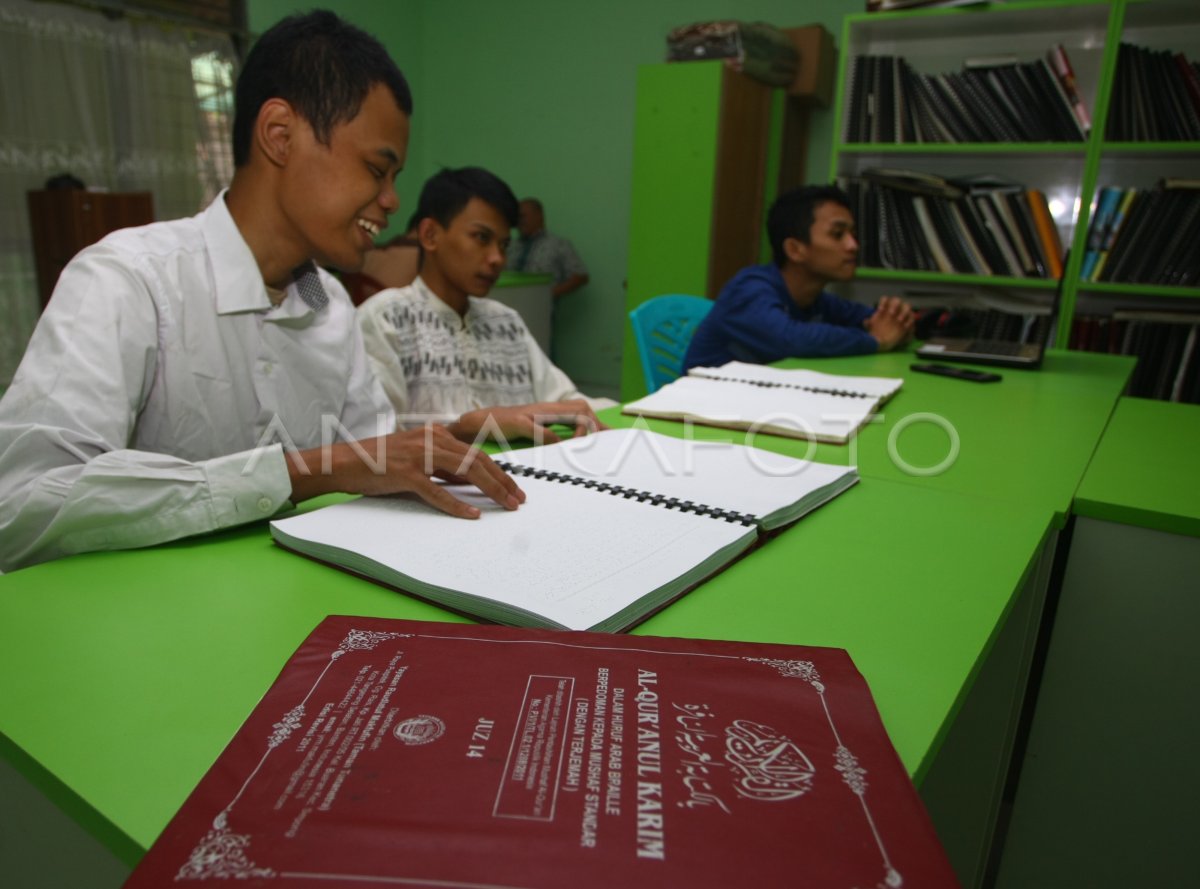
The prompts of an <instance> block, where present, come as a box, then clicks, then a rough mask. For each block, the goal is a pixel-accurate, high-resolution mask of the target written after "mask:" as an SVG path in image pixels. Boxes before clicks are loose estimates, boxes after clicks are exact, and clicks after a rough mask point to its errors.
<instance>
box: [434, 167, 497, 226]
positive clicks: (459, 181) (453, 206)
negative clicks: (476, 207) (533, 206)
mask: <svg viewBox="0 0 1200 889" xmlns="http://www.w3.org/2000/svg"><path fill="white" fill-rule="evenodd" d="M471 198H479V199H480V200H481V201H483V202H484V203H487V204H490V205H491V206H492V207H494V208H495V209H496V211H497V212H498V213H499V214H500V215H501V216H503V217H504V218H505V219H506V220H508V224H509V226H510V227H512V226H515V225H516V224H517V216H518V215H519V214H518V212H517V211H518V203H517V198H516V195H514V194H513V192H512V189H511V188H509V187H508V185H507V183H505V181H504V180H503V179H501V178H500V177H499V176H497V175H496V174H495V173H492V172H490V171H488V170H485V169H483V167H460V168H459V169H457V170H451V169H442V170H441V171H439V172H437V173H434V174H433V175H432V176H430V177H429V179H428V180H427V181H426V183H425V185H424V186H423V187H422V188H421V196H420V198H418V199H417V212H416V213H415V214H414V215H415V217H416V219H417V220H418V221H419V220H421V219H426V218H430V219H436V220H437V222H438V224H439V225H441V226H442V228H449V227H450V223H451V222H453V221H454V217H456V216H457V215H458V214H459V213H461V212H462V211H463V208H464V207H466V206H467V204H468V203H470V201H471Z"/></svg>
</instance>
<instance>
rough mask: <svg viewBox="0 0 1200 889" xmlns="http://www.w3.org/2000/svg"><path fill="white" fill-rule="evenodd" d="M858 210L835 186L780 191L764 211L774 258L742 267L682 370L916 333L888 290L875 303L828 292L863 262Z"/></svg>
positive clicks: (867, 346)
mask: <svg viewBox="0 0 1200 889" xmlns="http://www.w3.org/2000/svg"><path fill="white" fill-rule="evenodd" d="M854 233H855V229H854V216H853V214H851V212H850V207H849V202H848V199H847V197H846V194H845V193H844V192H843V191H842V190H841V189H839V188H837V187H835V186H831V185H830V186H806V187H804V188H797V189H795V190H793V191H789V192H786V193H785V194H782V195H780V196H779V198H778V199H777V200H776V201H775V203H774V204H773V205H772V206H771V210H770V212H769V213H768V214H767V236H768V237H769V238H770V241H771V251H772V253H773V256H774V260H775V261H774V263H773V264H768V265H756V266H750V267H748V268H744V269H742V270H741V271H740V272H738V273H737V274H736V275H734V276H733V278H732V279H731V280H730V281H729V283H728V284H726V285H725V287H724V288H723V289H722V290H721V293H720V295H719V296H718V297H717V299H716V301H715V302H714V303H713V307H712V311H710V312H709V313H708V315H707V316H706V317H705V319H704V320H703V321H702V322H701V323H700V325H699V327H697V329H696V333H695V335H694V336H693V337H692V342H691V345H690V347H689V348H688V352H687V356H686V358H685V359H684V363H683V364H684V369H685V370H687V369H688V368H692V367H717V366H720V365H722V364H724V363H725V362H727V361H746V362H752V363H755V364H767V363H769V362H772V361H778V360H780V359H781V358H806V357H813V356H816V357H824V356H833V355H864V354H869V353H871V352H887V351H890V350H892V349H896V348H898V347H901V346H904V345H906V344H907V343H908V341H909V340H910V339H912V333H913V321H914V318H913V312H912V307H911V306H909V305H908V304H907V303H905V302H904V301H902V300H900V299H899V298H897V297H894V296H885V297H883V299H881V300H880V301H879V305H878V306H876V307H875V308H871V307H870V306H865V305H862V304H860V303H855V302H851V301H849V300H845V299H842V298H840V297H837V296H834V295H833V294H832V293H827V292H825V291H824V288H825V286H826V285H827V284H828V283H829V282H830V281H849V280H850V279H851V278H853V277H854V269H855V266H856V264H857V261H858V241H857V239H856V238H855V237H854Z"/></svg>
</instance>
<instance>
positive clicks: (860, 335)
mask: <svg viewBox="0 0 1200 889" xmlns="http://www.w3.org/2000/svg"><path fill="white" fill-rule="evenodd" d="M747 283H750V282H747ZM755 290H758V288H755V287H747V288H745V289H744V290H742V288H739V291H741V292H736V291H735V292H732V293H730V294H729V296H730V303H729V306H728V310H727V311H726V312H725V317H724V319H723V320H724V322H725V323H724V326H725V328H726V330H727V331H728V333H729V336H730V338H731V339H732V340H734V341H736V342H737V343H739V344H740V345H741V346H743V347H744V348H745V349H746V350H748V351H749V352H752V353H754V354H755V355H758V356H761V357H760V358H759V360H760V361H762V362H764V363H767V362H771V361H778V360H780V359H782V358H803V357H832V356H837V355H868V354H871V353H873V352H875V351H877V349H878V343H877V342H876V341H875V338H874V337H873V336H871V335H870V334H869V333H867V332H866V331H865V330H864V329H863V327H862V322H863V319H864V318H866V317H868V316H869V315H870V314H871V313H872V309H871V308H870V307H869V306H863V305H859V304H857V303H852V302H850V301H848V300H844V299H839V298H837V297H835V296H831V295H829V294H824V293H823V294H821V296H820V297H819V298H818V302H817V305H816V306H815V307H814V308H815V309H816V310H817V311H819V312H820V313H821V314H822V315H823V316H824V318H826V319H828V320H822V321H804V320H802V319H800V318H794V317H792V315H791V314H790V313H789V312H788V310H787V307H786V306H784V305H783V304H781V303H780V302H779V300H777V299H771V298H769V297H766V296H764V295H763V294H762V293H761V292H760V293H755V292H753V291H755Z"/></svg>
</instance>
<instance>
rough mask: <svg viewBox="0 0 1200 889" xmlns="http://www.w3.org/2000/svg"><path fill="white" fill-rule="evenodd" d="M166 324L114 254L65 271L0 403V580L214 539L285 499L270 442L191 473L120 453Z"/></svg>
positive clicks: (149, 382) (154, 457)
mask: <svg viewBox="0 0 1200 889" xmlns="http://www.w3.org/2000/svg"><path fill="white" fill-rule="evenodd" d="M166 323H170V319H165V318H161V317H159V311H158V310H157V309H156V307H155V305H154V302H153V300H152V299H151V297H150V295H149V292H148V288H147V286H146V285H145V284H144V283H143V282H142V280H141V279H140V278H139V276H138V275H136V274H135V273H133V271H132V270H131V269H129V268H128V267H126V266H125V265H123V264H122V262H121V261H120V260H119V259H117V258H115V257H114V256H112V255H111V254H106V253H105V252H103V251H97V252H95V253H93V254H90V255H88V256H85V257H83V258H81V259H77V260H76V261H74V262H73V263H72V264H71V265H70V266H68V268H67V269H66V270H65V271H64V273H63V276H62V279H61V280H60V282H59V286H58V288H57V289H56V290H55V293H54V297H53V299H52V300H51V302H50V305H49V306H48V307H47V310H46V312H45V313H44V315H43V318H42V320H41V322H40V323H39V325H38V327H37V329H36V331H35V332H34V335H33V338H32V339H31V341H30V343H29V346H28V348H27V350H26V353H25V357H24V359H23V361H22V363H21V366H20V368H19V369H18V371H17V375H16V377H15V379H14V381H13V385H12V387H11V388H10V389H9V390H8V392H6V393H5V395H4V398H3V400H0V570H12V569H14V568H19V567H22V566H25V565H29V564H33V563H36V562H42V561H46V560H49V559H52V558H56V557H58V556H63V555H67V554H69V553H75V552H82V551H87V550H95V549H118V548H129V547H139V546H147V545H150V544H154V543H160V542H162V541H166V540H173V539H176V538H179V537H184V536H187V535H191V534H198V533H202V532H206V531H212V530H215V529H217V528H223V527H227V526H231V525H236V524H240V523H242V522H246V521H249V520H251V519H255V518H262V517H265V516H269V515H271V514H272V513H274V512H276V511H277V510H278V509H279V508H280V506H281V505H283V504H284V503H285V502H286V501H287V498H288V497H289V496H290V495H291V482H290V480H289V478H288V472H287V466H286V464H285V463H284V457H283V451H282V448H281V447H280V446H279V445H272V446H269V447H265V448H261V449H256V450H254V451H247V452H245V453H240V454H233V455H228V456H221V457H217V458H215V459H210V460H204V461H201V462H189V461H187V460H183V459H179V458H176V457H171V456H166V455H164V454H158V453H151V452H146V451H139V450H134V449H130V447H129V446H130V442H131V440H132V438H133V434H134V428H135V424H137V423H138V421H139V413H140V410H141V408H142V406H143V404H144V402H145V399H146V397H147V394H148V392H149V391H150V388H151V386H153V385H154V382H155V372H156V364H157V362H158V360H159V358H158V336H157V331H158V327H159V325H161V324H166ZM168 420H169V418H168Z"/></svg>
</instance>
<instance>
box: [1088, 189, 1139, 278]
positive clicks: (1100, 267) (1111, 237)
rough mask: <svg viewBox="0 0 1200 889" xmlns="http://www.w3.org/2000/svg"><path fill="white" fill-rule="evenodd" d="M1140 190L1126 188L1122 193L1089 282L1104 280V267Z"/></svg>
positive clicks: (1089, 276)
mask: <svg viewBox="0 0 1200 889" xmlns="http://www.w3.org/2000/svg"><path fill="white" fill-rule="evenodd" d="M1137 196H1138V189H1136V188H1126V189H1123V190H1122V191H1121V200H1120V201H1119V202H1118V203H1117V206H1116V208H1115V209H1114V210H1113V217H1112V221H1111V222H1109V223H1108V227H1107V229H1106V231H1105V233H1104V240H1103V241H1102V242H1101V245H1100V252H1099V254H1098V255H1097V256H1096V264H1095V265H1094V266H1093V267H1092V269H1091V272H1090V274H1089V275H1088V280H1089V281H1100V280H1102V278H1101V275H1103V273H1104V267H1105V265H1107V263H1108V257H1109V254H1110V253H1111V252H1112V248H1113V244H1115V243H1116V240H1117V238H1118V236H1119V235H1120V234H1121V232H1122V230H1123V226H1124V224H1125V219H1126V217H1127V216H1128V215H1129V208H1130V207H1131V206H1132V205H1133V202H1134V201H1135V200H1136V199H1137Z"/></svg>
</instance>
